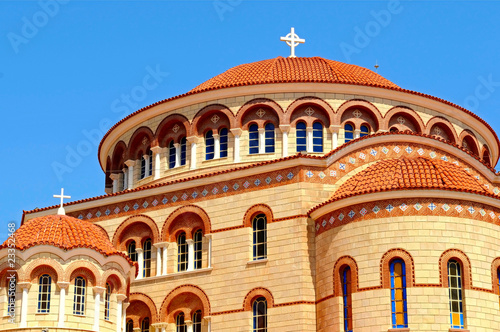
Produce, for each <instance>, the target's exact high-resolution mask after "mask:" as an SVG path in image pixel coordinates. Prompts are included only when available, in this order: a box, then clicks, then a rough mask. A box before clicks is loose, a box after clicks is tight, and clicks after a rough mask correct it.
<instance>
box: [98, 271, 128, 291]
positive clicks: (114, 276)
mask: <svg viewBox="0 0 500 332" xmlns="http://www.w3.org/2000/svg"><path fill="white" fill-rule="evenodd" d="M107 282H109V283H110V284H111V285H112V291H113V293H118V294H127V281H126V280H125V278H124V277H123V275H122V274H121V273H120V271H118V270H116V269H109V270H106V271H105V272H104V273H103V274H102V277H101V285H100V286H101V287H106V283H107Z"/></svg>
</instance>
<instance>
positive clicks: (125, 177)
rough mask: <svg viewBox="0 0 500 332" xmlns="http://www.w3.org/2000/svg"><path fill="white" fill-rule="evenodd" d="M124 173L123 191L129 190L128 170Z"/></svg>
mask: <svg viewBox="0 0 500 332" xmlns="http://www.w3.org/2000/svg"><path fill="white" fill-rule="evenodd" d="M122 171H123V174H122V176H123V188H122V190H126V189H128V170H127V169H126V168H124V169H122Z"/></svg>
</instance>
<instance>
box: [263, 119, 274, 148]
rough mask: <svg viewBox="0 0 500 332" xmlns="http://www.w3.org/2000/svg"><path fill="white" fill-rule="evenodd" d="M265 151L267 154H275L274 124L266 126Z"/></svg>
mask: <svg viewBox="0 0 500 332" xmlns="http://www.w3.org/2000/svg"><path fill="white" fill-rule="evenodd" d="M264 136H265V143H266V144H265V146H264V148H265V151H266V153H273V152H274V125H273V124H272V123H268V124H266V127H265V132H264Z"/></svg>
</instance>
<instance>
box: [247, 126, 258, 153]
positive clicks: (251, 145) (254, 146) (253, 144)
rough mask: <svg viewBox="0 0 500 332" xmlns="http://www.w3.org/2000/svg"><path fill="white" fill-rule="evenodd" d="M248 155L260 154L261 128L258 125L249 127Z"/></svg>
mask: <svg viewBox="0 0 500 332" xmlns="http://www.w3.org/2000/svg"><path fill="white" fill-rule="evenodd" d="M248 153H249V154H259V126H258V125H257V124H256V123H252V124H251V125H250V126H248Z"/></svg>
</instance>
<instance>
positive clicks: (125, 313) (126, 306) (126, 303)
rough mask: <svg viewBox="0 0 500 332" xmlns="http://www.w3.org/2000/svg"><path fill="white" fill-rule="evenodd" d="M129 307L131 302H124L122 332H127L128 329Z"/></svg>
mask: <svg viewBox="0 0 500 332" xmlns="http://www.w3.org/2000/svg"><path fill="white" fill-rule="evenodd" d="M129 305H130V303H129V302H123V304H122V312H123V315H122V316H123V320H122V331H123V332H125V329H126V328H127V308H128V306H129ZM117 319H118V318H117Z"/></svg>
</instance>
